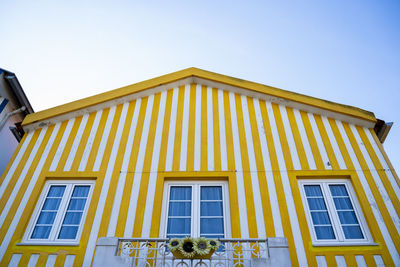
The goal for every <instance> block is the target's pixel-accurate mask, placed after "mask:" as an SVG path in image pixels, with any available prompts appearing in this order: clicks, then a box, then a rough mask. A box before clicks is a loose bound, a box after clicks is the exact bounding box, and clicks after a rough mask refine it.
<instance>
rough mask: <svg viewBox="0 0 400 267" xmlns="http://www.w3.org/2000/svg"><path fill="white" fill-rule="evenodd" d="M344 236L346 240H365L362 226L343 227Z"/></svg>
mask: <svg viewBox="0 0 400 267" xmlns="http://www.w3.org/2000/svg"><path fill="white" fill-rule="evenodd" d="M342 229H343V232H344V236H345V237H346V239H363V238H364V235H363V234H362V232H361V228H360V226H343V227H342Z"/></svg>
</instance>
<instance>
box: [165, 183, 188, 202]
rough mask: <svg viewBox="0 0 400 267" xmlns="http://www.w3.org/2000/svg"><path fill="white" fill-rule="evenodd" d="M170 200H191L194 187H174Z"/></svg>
mask: <svg viewBox="0 0 400 267" xmlns="http://www.w3.org/2000/svg"><path fill="white" fill-rule="evenodd" d="M169 199H170V200H191V199H192V187H191V186H172V187H171V192H170V197H169Z"/></svg>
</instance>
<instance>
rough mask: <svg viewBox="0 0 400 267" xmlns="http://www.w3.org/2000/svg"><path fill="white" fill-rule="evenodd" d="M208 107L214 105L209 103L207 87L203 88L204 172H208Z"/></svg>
mask: <svg viewBox="0 0 400 267" xmlns="http://www.w3.org/2000/svg"><path fill="white" fill-rule="evenodd" d="M207 105H212V103H207V87H206V86H204V85H203V86H201V143H200V147H201V154H200V157H201V165H200V169H201V170H202V171H206V170H208V161H207V159H208V154H207V150H208V149H209V148H208V144H207V133H208V132H207Z"/></svg>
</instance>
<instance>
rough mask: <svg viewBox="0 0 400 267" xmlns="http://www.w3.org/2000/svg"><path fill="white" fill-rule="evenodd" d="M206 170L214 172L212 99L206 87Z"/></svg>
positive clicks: (209, 88) (209, 90) (210, 89)
mask: <svg viewBox="0 0 400 267" xmlns="http://www.w3.org/2000/svg"><path fill="white" fill-rule="evenodd" d="M207 170H209V171H214V170H215V167H214V118H213V97H212V88H211V87H207Z"/></svg>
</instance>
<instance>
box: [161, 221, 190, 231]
mask: <svg viewBox="0 0 400 267" xmlns="http://www.w3.org/2000/svg"><path fill="white" fill-rule="evenodd" d="M167 234H185V235H190V219H185V218H169V219H168V227H167Z"/></svg>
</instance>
